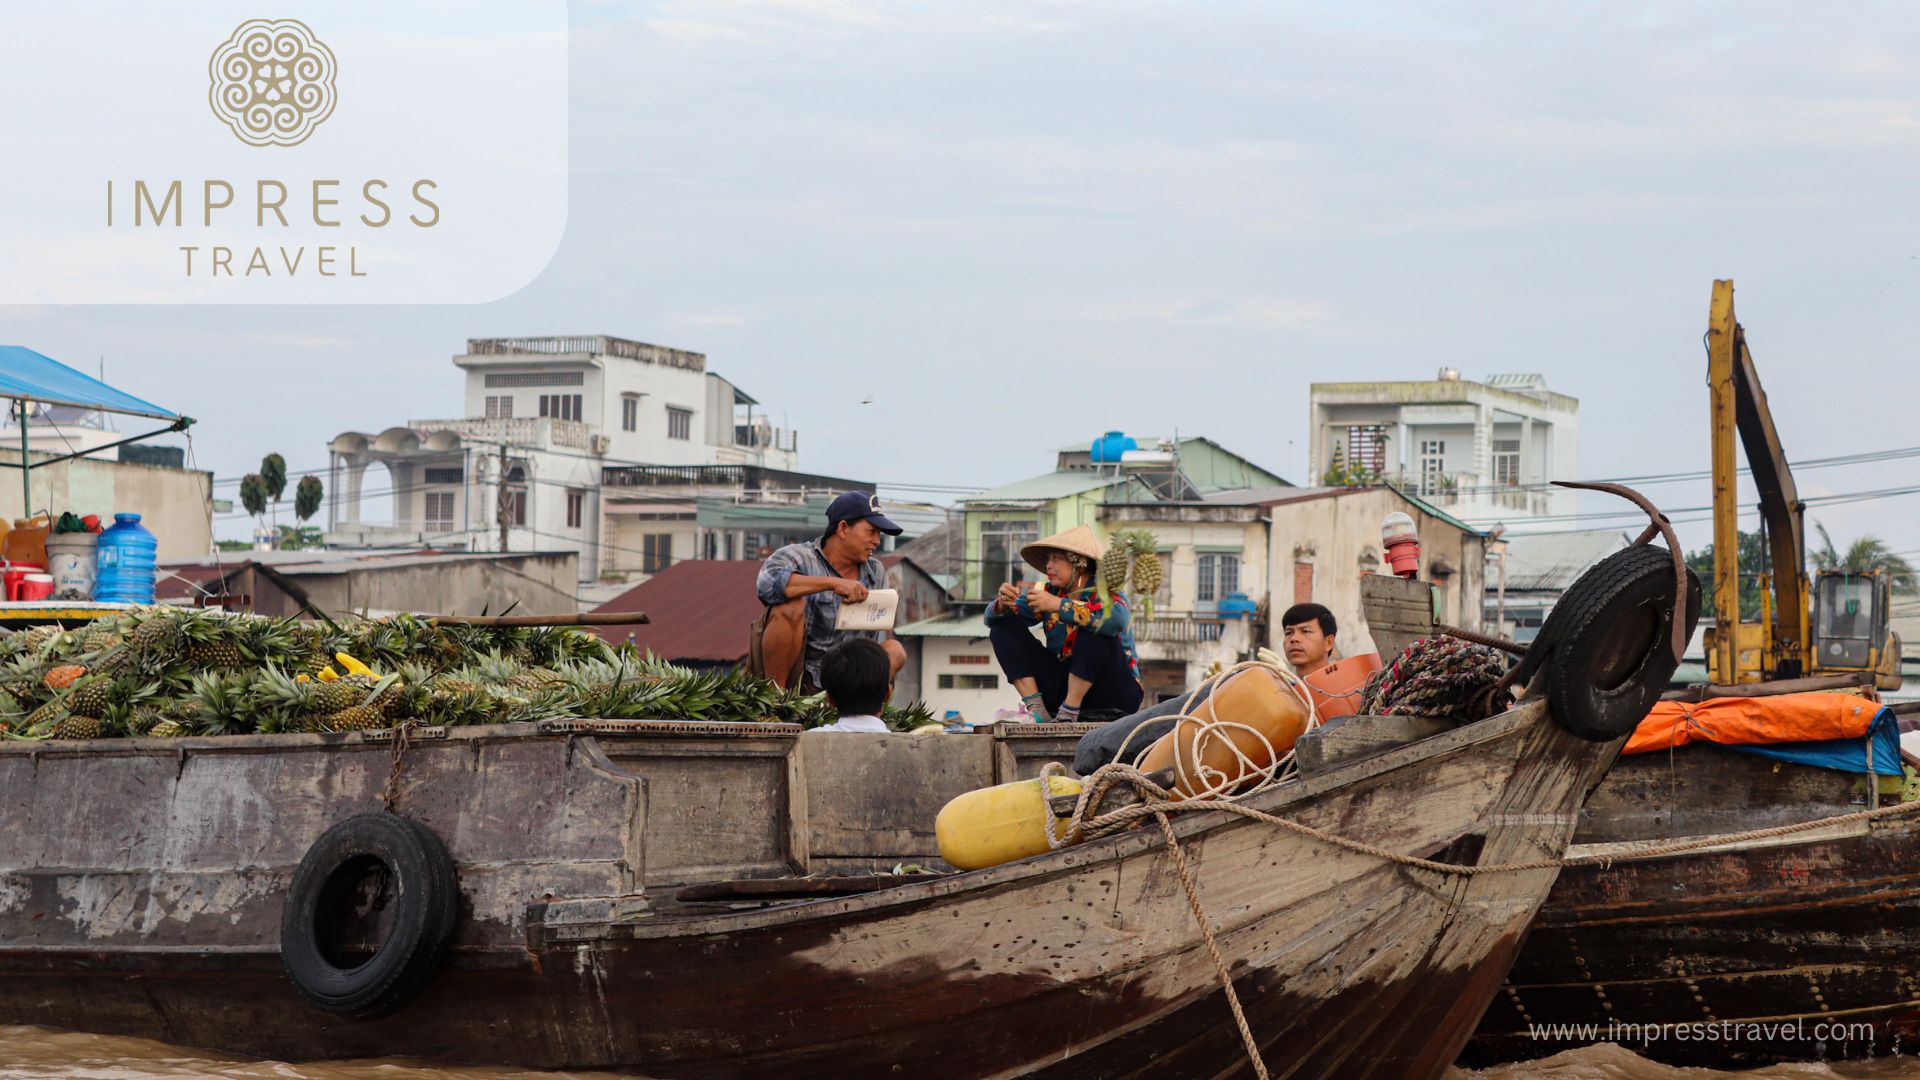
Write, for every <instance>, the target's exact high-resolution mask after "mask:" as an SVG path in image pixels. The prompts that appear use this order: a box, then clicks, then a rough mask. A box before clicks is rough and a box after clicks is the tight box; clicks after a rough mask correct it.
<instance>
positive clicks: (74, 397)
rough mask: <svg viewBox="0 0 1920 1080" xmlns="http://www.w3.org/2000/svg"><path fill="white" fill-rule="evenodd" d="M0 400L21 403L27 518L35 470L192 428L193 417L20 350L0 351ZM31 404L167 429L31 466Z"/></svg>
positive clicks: (22, 502)
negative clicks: (159, 423) (144, 420)
mask: <svg viewBox="0 0 1920 1080" xmlns="http://www.w3.org/2000/svg"><path fill="white" fill-rule="evenodd" d="M0 398H13V399H15V400H17V401H19V402H21V406H20V409H19V411H18V413H17V414H16V417H17V419H18V420H19V421H20V464H19V465H17V466H15V467H16V468H18V469H20V506H21V508H22V510H23V511H24V512H25V513H28V514H31V513H32V512H33V510H32V507H33V484H32V482H31V481H30V480H29V479H28V477H29V476H31V475H32V472H33V470H35V469H38V468H41V467H42V466H46V465H54V464H57V463H59V462H62V461H70V460H72V459H73V458H77V457H81V456H83V455H84V454H96V453H99V452H100V451H102V450H111V449H112V448H114V447H116V446H120V445H122V444H124V443H130V442H139V441H140V440H141V439H151V438H153V437H154V436H155V435H165V434H167V433H168V432H170V431H185V430H186V429H187V428H188V426H190V425H191V424H192V423H193V417H191V416H181V415H180V414H179V413H176V412H168V411H167V410H166V409H163V408H161V407H160V406H158V405H155V404H154V403H153V402H151V401H142V400H140V399H139V398H137V397H134V396H133V395H132V394H129V393H127V392H126V391H124V390H115V389H114V388H113V387H111V386H108V385H107V384H106V383H103V382H101V381H100V380H99V379H96V378H94V377H93V376H91V375H83V374H81V373H80V372H78V371H75V370H73V369H72V368H70V367H68V366H67V365H65V364H63V363H61V362H60V361H58V360H55V359H54V358H53V357H51V356H46V355H43V354H41V353H37V352H34V351H33V350H32V349H29V348H25V347H24V346H20V345H0ZM30 401H37V402H39V403H40V404H42V405H65V406H68V407H70V408H76V409H91V410H94V411H96V412H110V413H121V414H123V415H126V416H145V417H148V418H150V419H154V420H165V421H167V426H166V427H163V428H160V429H159V430H157V431H149V432H146V433H145V434H141V435H130V436H128V437H126V438H124V439H121V440H119V441H118V442H110V443H108V444H106V445H105V446H96V447H93V448H92V449H90V450H83V451H78V452H76V453H71V454H62V455H60V456H58V457H53V458H46V459H43V460H40V461H35V460H33V456H32V455H31V454H29V453H28V452H27V421H28V419H29V418H30V417H31V416H32V411H31V410H30V409H29V408H28V407H27V405H26V403H27V402H30Z"/></svg>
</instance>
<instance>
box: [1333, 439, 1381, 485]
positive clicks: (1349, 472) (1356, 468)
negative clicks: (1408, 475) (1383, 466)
mask: <svg viewBox="0 0 1920 1080" xmlns="http://www.w3.org/2000/svg"><path fill="white" fill-rule="evenodd" d="M1378 483H1380V474H1379V473H1377V472H1374V471H1373V470H1372V469H1369V468H1367V467H1366V466H1365V465H1349V464H1348V463H1347V454H1346V449H1345V448H1344V447H1341V446H1339V445H1335V446H1334V448H1333V460H1332V461H1331V462H1330V463H1328V465H1327V471H1326V472H1324V473H1322V474H1321V475H1320V486H1322V487H1368V486H1370V485H1373V484H1378Z"/></svg>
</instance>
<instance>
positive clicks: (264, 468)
mask: <svg viewBox="0 0 1920 1080" xmlns="http://www.w3.org/2000/svg"><path fill="white" fill-rule="evenodd" d="M260 479H261V480H263V481H265V482H266V485H267V498H268V499H269V500H271V501H273V502H279V501H280V495H281V493H282V492H284V491H286V490H287V459H286V458H283V457H281V456H280V455H279V454H268V455H267V456H266V457H263V458H261V459H260Z"/></svg>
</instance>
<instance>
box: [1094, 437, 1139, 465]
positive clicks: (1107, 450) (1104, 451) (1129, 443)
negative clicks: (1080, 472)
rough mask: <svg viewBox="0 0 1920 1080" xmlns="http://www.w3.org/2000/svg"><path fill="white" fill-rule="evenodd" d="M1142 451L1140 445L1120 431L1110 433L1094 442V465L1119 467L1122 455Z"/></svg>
mask: <svg viewBox="0 0 1920 1080" xmlns="http://www.w3.org/2000/svg"><path fill="white" fill-rule="evenodd" d="M1138 449H1140V444H1139V443H1136V442H1134V441H1133V440H1132V439H1131V438H1129V437H1127V436H1126V435H1123V434H1121V433H1120V432H1118V431H1109V432H1107V433H1106V434H1105V435H1102V436H1100V437H1099V438H1097V439H1095V440H1093V463H1094V464H1095V465H1118V464H1119V463H1120V455H1122V454H1124V453H1126V452H1127V451H1129V450H1138Z"/></svg>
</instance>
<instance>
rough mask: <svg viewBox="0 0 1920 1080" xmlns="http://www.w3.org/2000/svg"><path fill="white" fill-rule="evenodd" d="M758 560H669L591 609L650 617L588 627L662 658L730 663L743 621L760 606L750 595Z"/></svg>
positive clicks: (740, 647)
mask: <svg viewBox="0 0 1920 1080" xmlns="http://www.w3.org/2000/svg"><path fill="white" fill-rule="evenodd" d="M759 575H760V563H759V561H758V560H735V561H723V560H715V559H689V560H687V561H686V562H678V563H674V564H673V565H672V566H669V567H667V568H666V569H665V570H662V571H661V572H659V573H658V574H655V575H653V576H652V577H650V578H648V579H647V580H646V581H644V582H642V583H641V584H639V585H635V586H634V587H633V588H631V589H628V590H627V591H626V592H623V593H621V594H620V595H619V596H616V597H614V598H613V599H611V600H609V601H607V602H606V603H604V604H601V605H600V606H599V607H597V608H594V609H593V610H595V611H644V612H646V613H647V618H648V619H650V620H651V621H650V622H646V623H621V624H617V625H614V626H599V627H595V628H594V629H595V630H596V631H598V632H599V634H600V636H601V637H604V638H606V639H607V640H608V641H610V642H612V643H613V644H615V645H621V644H625V643H626V641H627V640H628V639H629V637H631V639H632V641H633V643H634V645H635V646H637V647H638V648H639V649H640V650H641V651H642V652H645V651H647V650H649V649H651V650H652V651H653V653H654V654H655V655H657V656H659V657H661V658H662V659H665V660H698V661H703V662H707V663H736V662H738V661H741V660H744V659H746V656H747V626H748V625H749V624H750V623H752V622H753V620H755V619H757V618H759V617H760V612H761V611H762V610H763V608H762V607H761V604H760V600H759V598H758V597H757V596H755V595H754V591H753V584H754V579H755V578H757V577H759Z"/></svg>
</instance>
